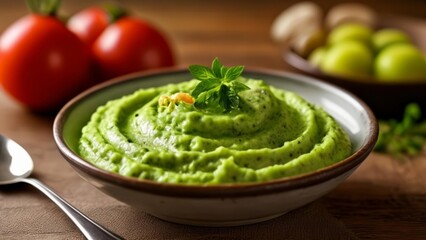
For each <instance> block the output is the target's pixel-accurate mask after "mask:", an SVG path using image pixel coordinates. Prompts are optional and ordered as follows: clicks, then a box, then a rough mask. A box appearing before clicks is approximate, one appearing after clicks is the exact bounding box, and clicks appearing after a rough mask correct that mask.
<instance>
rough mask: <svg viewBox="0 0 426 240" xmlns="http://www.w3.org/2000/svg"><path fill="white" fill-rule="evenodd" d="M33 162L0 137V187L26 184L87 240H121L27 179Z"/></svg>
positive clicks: (18, 148)
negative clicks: (64, 216) (19, 183)
mask: <svg viewBox="0 0 426 240" xmlns="http://www.w3.org/2000/svg"><path fill="white" fill-rule="evenodd" d="M33 166H34V164H33V160H32V159H31V156H30V155H29V154H28V152H27V151H26V150H25V149H24V148H23V147H21V146H20V145H19V144H17V143H16V142H15V141H13V140H11V139H9V138H7V137H5V136H3V135H0V185H7V184H13V183H18V182H26V183H29V184H31V185H33V186H34V187H36V188H37V189H39V190H40V191H42V192H43V193H44V194H46V196H48V197H49V198H50V199H51V200H52V201H53V202H55V203H56V205H58V206H59V207H60V208H61V209H62V210H63V211H64V212H65V213H66V214H67V215H68V217H70V218H71V220H72V221H73V222H74V223H75V225H77V227H78V228H79V229H80V230H81V232H82V233H83V234H84V236H85V237H86V238H87V239H122V238H121V237H119V236H118V235H116V234H114V233H112V232H110V231H108V230H106V229H105V228H103V227H102V226H100V225H99V224H97V223H95V222H94V221H93V220H91V219H90V218H89V217H87V216H85V215H84V214H83V213H81V212H80V211H79V210H77V209H76V208H74V207H73V206H72V205H71V204H69V203H68V202H67V201H65V200H64V199H63V198H61V197H60V196H59V195H58V194H56V193H54V192H53V191H52V190H50V189H49V188H48V187H47V186H46V185H44V184H43V183H42V182H40V181H38V180H37V179H34V178H28V176H29V175H30V174H31V172H32V171H33Z"/></svg>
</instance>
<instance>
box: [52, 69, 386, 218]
mask: <svg viewBox="0 0 426 240" xmlns="http://www.w3.org/2000/svg"><path fill="white" fill-rule="evenodd" d="M243 75H244V76H245V77H250V78H256V79H263V80H265V81H266V82H267V83H269V84H270V85H273V86H276V87H279V88H283V89H287V90H290V91H294V92H297V93H299V94H300V95H301V96H303V97H304V98H305V99H307V100H308V101H310V102H312V103H315V104H317V105H319V106H321V107H323V108H324V109H325V110H326V111H327V112H329V113H330V114H331V115H332V116H333V117H334V118H335V119H336V120H337V121H338V122H339V123H340V124H341V125H342V126H343V128H344V129H345V130H346V131H347V132H348V134H349V135H350V139H351V141H352V143H353V149H352V150H353V153H352V154H351V156H349V157H348V158H346V159H344V160H342V161H341V162H338V163H336V164H334V165H331V166H329V167H326V168H323V169H320V170H317V171H315V172H312V173H308V174H303V175H299V176H294V177H289V178H283V179H277V180H273V181H268V182H260V183H245V184H223V185H208V186H205V185H184V184H168V183H158V182H154V181H149V180H139V179H136V178H130V177H124V176H120V175H118V174H115V173H111V172H107V171H105V170H102V169H99V168H97V167H96V166H94V165H92V164H90V163H89V162H87V161H86V160H84V159H83V158H82V157H80V156H79V155H78V153H77V144H78V139H79V137H80V132H81V129H82V127H83V126H84V125H85V124H86V123H87V121H88V120H89V118H90V115H91V114H92V113H93V112H94V111H95V109H96V108H97V107H98V106H100V105H103V104H104V103H106V102H107V101H108V100H111V99H115V98H119V97H121V96H123V95H126V94H129V93H132V92H133V91H135V90H137V89H140V88H147V87H153V86H160V85H165V84H167V83H176V82H181V81H187V80H189V79H191V76H190V74H189V72H188V71H187V70H185V69H169V70H163V71H158V72H145V73H137V74H132V75H128V76H124V77H122V78H119V79H116V80H112V81H110V82H107V83H104V84H101V85H98V86H95V87H93V88H91V89H89V90H87V91H85V92H84V93H82V94H80V95H79V96H77V97H75V98H74V99H73V100H71V101H70V102H69V103H68V104H66V105H65V106H64V107H63V109H62V110H61V111H60V112H59V113H58V115H57V117H56V118H55V121H54V126H53V134H54V139H55V142H56V144H57V146H58V148H59V151H60V152H61V154H62V155H63V157H64V158H65V159H66V161H68V163H69V164H70V165H71V166H72V167H73V168H74V169H75V171H76V172H77V173H78V174H79V175H80V176H81V177H82V178H83V179H85V180H86V181H88V182H89V183H91V184H93V186H95V187H97V188H98V189H99V190H101V191H102V192H104V193H105V194H107V195H109V196H112V197H114V198H116V199H117V200H119V201H122V202H124V203H127V204H128V205H130V206H132V207H135V208H139V209H141V210H143V211H145V212H146V213H149V214H151V215H153V216H156V217H158V218H160V219H163V220H166V221H171V222H176V223H183V224H190V225H198V226H235V225H243V224H250V223H256V222H260V221H264V220H268V219H271V218H274V217H277V216H280V215H282V214H285V213H286V212H288V211H291V210H293V209H296V208H299V207H301V206H303V205H306V204H308V203H310V202H312V201H314V200H316V199H318V198H320V197H321V196H323V195H324V194H327V193H328V192H330V191H331V190H332V189H334V188H335V187H336V186H337V185H338V184H340V183H341V182H342V181H344V180H345V179H346V178H347V177H348V176H349V175H350V174H351V173H352V172H353V171H354V170H355V169H356V168H357V167H358V166H359V165H360V164H361V163H362V162H363V160H364V159H365V158H366V157H367V156H368V155H369V153H370V152H371V151H372V149H373V146H374V144H375V142H376V140H377V132H378V127H377V121H376V119H375V117H374V115H373V114H372V112H371V111H370V109H369V108H368V107H367V105H366V104H364V103H363V102H362V101H361V100H359V99H358V98H356V97H355V96H353V95H352V94H350V93H348V92H346V91H345V90H342V89H340V88H338V87H334V86H332V85H330V84H328V83H325V82H321V81H318V80H314V79H312V78H309V77H305V76H301V75H296V74H291V73H286V72H281V71H272V70H260V69H251V70H250V69H249V70H245V72H244V74H243Z"/></svg>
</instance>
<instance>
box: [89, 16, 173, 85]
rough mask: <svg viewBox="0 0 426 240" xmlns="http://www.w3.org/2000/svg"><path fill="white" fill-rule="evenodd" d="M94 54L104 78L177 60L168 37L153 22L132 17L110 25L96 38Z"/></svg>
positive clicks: (100, 74)
mask: <svg viewBox="0 0 426 240" xmlns="http://www.w3.org/2000/svg"><path fill="white" fill-rule="evenodd" d="M92 54H93V58H94V60H95V64H96V68H97V71H98V75H99V76H100V78H101V80H107V79H110V78H114V77H117V76H120V75H124V74H127V73H132V72H136V71H140V70H146V69H153V68H160V67H166V66H172V65H173V64H174V57H173V53H172V50H171V48H170V45H169V43H168V42H167V41H166V38H165V37H164V36H163V35H162V34H161V33H160V32H159V31H158V30H157V29H156V28H154V27H153V26H152V25H150V24H149V23H147V22H145V21H143V20H140V19H137V18H132V17H123V18H120V19H119V20H117V21H116V22H114V23H112V24H111V25H109V26H108V27H107V28H106V29H105V30H104V31H103V32H102V34H101V35H100V36H99V37H98V38H97V39H96V41H95V42H94V44H93V46H92Z"/></svg>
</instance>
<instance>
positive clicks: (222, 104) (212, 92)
mask: <svg viewBox="0 0 426 240" xmlns="http://www.w3.org/2000/svg"><path fill="white" fill-rule="evenodd" d="M189 71H190V72H191V74H192V75H193V76H194V78H195V79H197V80H200V83H198V84H197V86H196V87H195V88H194V90H193V91H192V93H191V95H192V96H193V97H194V98H195V103H194V106H195V107H196V108H198V109H203V110H206V111H209V112H228V111H230V110H232V109H237V108H238V107H239V103H240V96H239V95H238V93H239V92H241V91H245V90H248V89H250V88H249V87H248V86H246V85H245V84H244V83H241V82H238V81H237V79H238V77H239V76H240V75H241V74H242V73H243V71H244V66H234V67H229V68H227V67H225V66H223V65H222V63H220V61H219V59H218V58H215V59H214V60H213V62H212V68H211V69H210V68H208V67H206V66H200V65H190V66H189Z"/></svg>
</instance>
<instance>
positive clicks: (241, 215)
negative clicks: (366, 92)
mask: <svg viewBox="0 0 426 240" xmlns="http://www.w3.org/2000/svg"><path fill="white" fill-rule="evenodd" d="M377 129H378V128H377V121H376V119H375V117H374V115H373V114H372V112H371V110H370V109H369V108H368V106H367V105H366V104H364V103H363V102H362V101H361V100H359V99H358V98H356V97H355V96H353V95H352V94H350V93H348V92H346V91H345V90H342V89H340V88H338V87H335V86H333V85H330V84H328V83H324V82H321V81H319V80H316V79H311V78H309V77H306V76H302V75H297V74H292V73H287V72H282V71H275V70H265V69H244V67H242V66H231V67H228V66H226V67H225V66H223V65H222V64H221V63H220V62H219V61H218V59H215V61H214V62H213V63H212V66H211V67H208V66H200V65H191V66H189V68H188V69H187V68H185V69H165V70H159V71H151V72H142V73H135V74H131V75H126V76H123V77H120V78H118V79H114V80H111V81H108V82H106V83H103V84H100V85H98V86H95V87H93V88H91V89H89V90H87V91H85V92H83V93H82V94H80V95H79V96H77V97H75V98H74V99H72V100H71V101H70V102H69V103H68V104H66V105H65V106H64V107H63V109H62V110H61V111H60V112H59V113H58V115H57V117H56V118H55V121H54V126H53V133H54V138H55V142H56V144H57V146H58V149H59V151H60V152H61V154H62V155H63V156H64V159H65V160H67V161H68V162H69V164H70V165H71V166H72V167H73V168H74V169H75V170H76V172H77V173H78V174H79V175H80V176H81V177H82V178H83V179H85V180H86V181H88V182H89V183H91V184H93V185H94V186H95V187H97V188H98V189H99V190H101V191H103V192H104V193H106V194H107V195H110V196H112V197H114V198H116V199H117V200H119V201H122V202H124V203H127V204H128V205H130V206H132V207H136V208H139V209H142V210H143V211H145V212H147V213H149V214H151V215H153V216H156V217H158V218H161V219H164V220H167V221H172V222H177V223H183V224H190V225H199V226H235V225H242V224H249V223H255V222H260V221H264V220H267V219H271V218H274V217H277V216H280V215H282V214H284V213H286V212H288V211H291V210H293V209H295V208H298V207H301V206H303V205H305V204H307V203H309V202H312V201H314V200H315V199H317V198H319V197H321V196H323V195H324V194H326V193H328V192H329V191H331V190H332V189H333V188H335V187H336V186H337V185H338V184H339V183H341V182H342V181H344V180H345V179H346V178H347V177H348V176H349V175H350V174H351V173H352V172H353V171H354V170H355V169H356V168H357V167H358V166H359V165H360V164H361V163H362V161H363V160H364V159H365V158H366V157H367V156H368V154H369V153H370V152H371V151H372V148H373V146H374V144H375V142H376V140H377Z"/></svg>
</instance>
